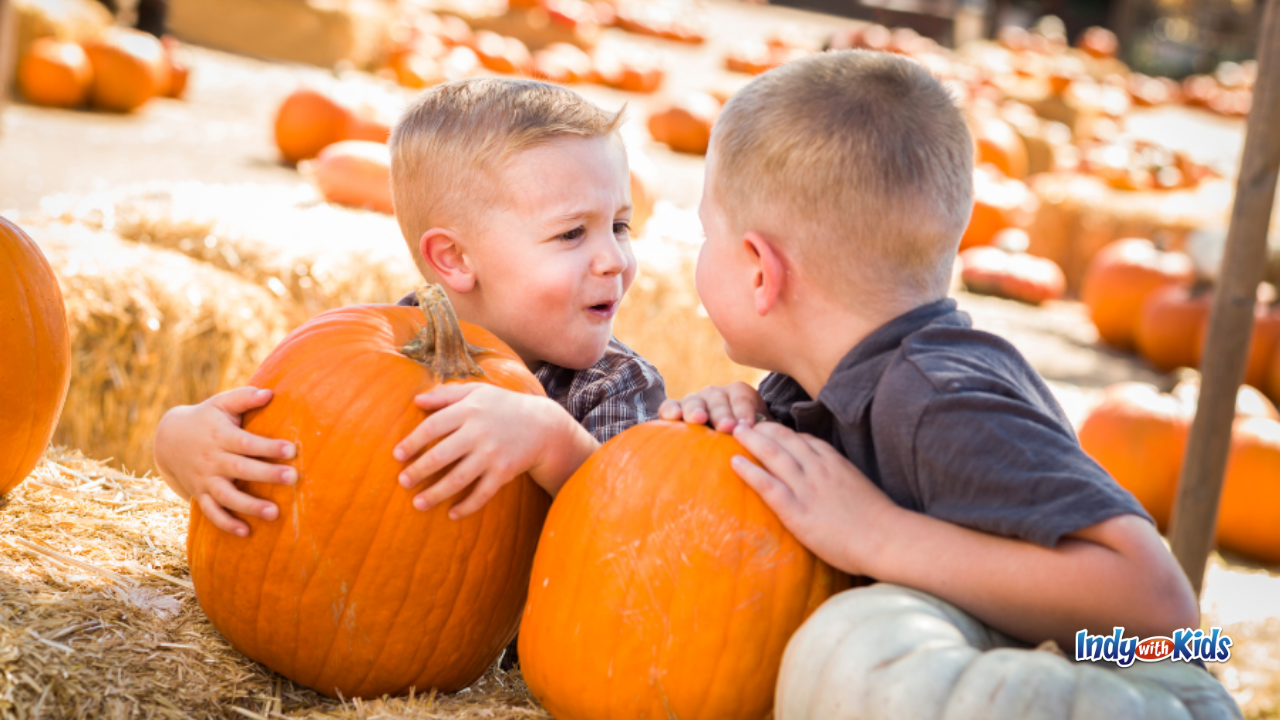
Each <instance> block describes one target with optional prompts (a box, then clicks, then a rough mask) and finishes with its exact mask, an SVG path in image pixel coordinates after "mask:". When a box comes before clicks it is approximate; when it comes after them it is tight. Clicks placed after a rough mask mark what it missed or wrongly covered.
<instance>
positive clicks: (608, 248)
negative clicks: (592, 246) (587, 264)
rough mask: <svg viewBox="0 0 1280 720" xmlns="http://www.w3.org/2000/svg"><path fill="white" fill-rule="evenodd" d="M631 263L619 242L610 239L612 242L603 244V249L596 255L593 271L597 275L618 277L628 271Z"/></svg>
mask: <svg viewBox="0 0 1280 720" xmlns="http://www.w3.org/2000/svg"><path fill="white" fill-rule="evenodd" d="M629 262H630V260H628V258H627V255H626V253H624V252H622V248H621V247H620V246H619V245H618V242H617V240H613V239H612V238H610V241H609V242H606V243H603V247H602V248H601V249H600V250H599V251H598V252H597V253H596V256H595V258H594V260H593V261H592V270H593V271H595V273H596V274H597V275H605V276H609V275H617V274H619V273H621V272H623V271H624V270H626V269H627V265H628V263H629Z"/></svg>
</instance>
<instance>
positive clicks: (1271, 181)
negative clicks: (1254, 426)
mask: <svg viewBox="0 0 1280 720" xmlns="http://www.w3.org/2000/svg"><path fill="white" fill-rule="evenodd" d="M1278 173H1280V0H1267V6H1266V9H1265V10H1264V11H1263V15H1262V27H1261V29H1260V31H1259V33H1258V81H1257V85H1256V87H1254V91H1253V108H1252V109H1251V110H1250V111H1249V119H1248V123H1247V126H1246V129H1245V139H1244V154H1243V159H1242V161H1241V163H1240V177H1239V178H1238V179H1237V180H1236V198H1235V205H1234V207H1232V210H1231V229H1230V230H1229V231H1228V232H1227V247H1226V252H1225V253H1224V255H1223V258H1222V269H1221V271H1220V272H1219V273H1218V277H1219V281H1218V288H1217V290H1216V291H1215V292H1214V297H1213V307H1212V309H1211V310H1210V312H1209V333H1208V336H1207V337H1206V338H1205V351H1204V355H1203V358H1204V359H1203V360H1201V365H1200V370H1201V379H1200V383H1201V386H1200V405H1199V408H1198V409H1197V410H1196V418H1195V421H1194V422H1193V423H1192V425H1191V437H1190V439H1189V440H1188V442H1187V454H1186V458H1185V460H1184V462H1183V463H1182V476H1181V477H1180V478H1179V480H1178V499H1177V503H1176V504H1175V505H1174V509H1173V523H1172V529H1171V533H1170V534H1171V536H1172V537H1171V542H1172V545H1173V554H1174V556H1175V557H1177V558H1178V563H1179V564H1180V565H1182V570H1183V571H1184V572H1185V573H1186V574H1187V578H1188V579H1190V580H1191V585H1192V587H1194V588H1195V590H1196V593H1197V594H1198V593H1199V592H1200V586H1201V583H1202V582H1203V580H1204V566H1205V562H1206V561H1207V560H1208V559H1209V551H1210V550H1211V549H1212V547H1213V538H1214V531H1215V530H1216V528H1217V519H1218V499H1219V495H1220V494H1221V492H1222V477H1223V473H1224V471H1225V469H1226V464H1227V452H1228V450H1229V449H1230V445H1231V423H1232V420H1233V419H1234V418H1235V403H1236V391H1237V390H1238V389H1239V387H1240V383H1241V381H1242V380H1243V379H1244V367H1245V360H1246V356H1247V353H1248V348H1249V337H1250V336H1251V335H1252V333H1253V311H1254V305H1255V303H1256V302H1257V292H1258V283H1260V282H1261V281H1262V276H1263V273H1264V272H1265V269H1266V264H1267V229H1268V226H1269V225H1270V223H1271V206H1272V204H1273V202H1274V200H1275V195H1276V176H1277V174H1278Z"/></svg>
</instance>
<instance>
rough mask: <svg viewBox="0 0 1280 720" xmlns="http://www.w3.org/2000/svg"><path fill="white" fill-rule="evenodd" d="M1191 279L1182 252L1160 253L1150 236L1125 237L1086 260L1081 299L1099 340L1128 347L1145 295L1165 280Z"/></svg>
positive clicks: (1190, 267)
mask: <svg viewBox="0 0 1280 720" xmlns="http://www.w3.org/2000/svg"><path fill="white" fill-rule="evenodd" d="M1194 278H1195V268H1194V266H1193V265H1192V263H1191V258H1189V257H1187V255H1186V254H1185V253H1180V252H1161V251H1160V250H1158V249H1157V248H1156V246H1155V245H1154V244H1152V243H1151V241H1150V240H1143V239H1140V238H1125V239H1122V240H1116V241H1115V242H1113V243H1111V244H1109V245H1107V246H1106V247H1104V248H1102V249H1101V250H1099V251H1098V253H1097V254H1096V255H1094V256H1093V259H1092V260H1090V262H1089V267H1088V268H1087V269H1086V270H1085V274H1084V278H1083V280H1082V281H1081V285H1080V299H1081V300H1082V301H1083V302H1084V304H1085V306H1087V307H1088V308H1089V315H1090V317H1091V318H1092V320H1093V324H1094V327H1096V328H1097V329H1098V336H1099V337H1101V338H1102V341H1103V342H1105V343H1107V344H1108V345H1111V346H1113V347H1117V348H1120V349H1122V350H1131V349H1133V347H1134V343H1135V341H1136V335H1137V328H1138V316H1139V313H1140V312H1141V310H1142V303H1143V301H1145V300H1146V299H1147V296H1148V295H1150V294H1151V293H1153V292H1155V291H1156V290H1158V289H1160V288H1162V287H1164V286H1166V285H1190V284H1191V283H1192V281H1193V280H1194Z"/></svg>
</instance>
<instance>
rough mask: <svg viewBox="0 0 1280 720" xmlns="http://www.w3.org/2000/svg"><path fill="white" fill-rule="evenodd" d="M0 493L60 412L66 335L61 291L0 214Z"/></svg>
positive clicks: (20, 476)
mask: <svg viewBox="0 0 1280 720" xmlns="http://www.w3.org/2000/svg"><path fill="white" fill-rule="evenodd" d="M0 338H4V345H5V348H4V352H3V353H0V408H4V410H3V412H0V495H4V494H5V493H7V492H9V491H10V490H12V489H13V488H15V487H17V485H18V483H20V482H22V481H23V480H25V479H26V477H27V476H28V475H30V474H31V470H32V469H33V468H34V467H35V466H36V463H38V462H39V461H40V456H41V455H43V454H44V451H45V448H46V447H48V445H49V439H50V438H52V437H53V430H54V428H55V427H56V426H57V424H58V416H59V415H61V414H62V404H63V402H65V401H66V399H67V386H68V385H69V384H70V382H71V333H70V331H69V330H68V329H67V311H66V307H65V306H64V305H63V304H62V291H61V290H60V289H59V288H58V280H57V278H56V277H54V275H53V269H52V268H50V267H49V263H48V261H46V260H45V258H44V254H43V253H41V252H40V248H38V247H36V244H35V243H34V242H32V240H31V238H30V237H28V236H27V234H26V233H25V232H23V231H22V228H20V227H18V226H17V225H15V224H13V223H11V222H9V221H8V220H6V219H4V218H3V217H0Z"/></svg>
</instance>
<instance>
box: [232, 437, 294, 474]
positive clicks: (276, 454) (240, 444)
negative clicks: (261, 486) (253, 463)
mask: <svg viewBox="0 0 1280 720" xmlns="http://www.w3.org/2000/svg"><path fill="white" fill-rule="evenodd" d="M218 435H219V437H218V445H219V446H220V447H221V448H222V449H223V450H225V451H227V452H230V453H235V454H237V455H244V456H245V457H259V458H271V459H280V460H292V459H293V456H294V454H295V448H294V447H293V443H291V442H288V441H287V440H272V439H271V438H264V437H262V436H261V435H254V434H253V433H251V432H248V431H245V430H241V429H240V428H238V427H237V428H230V429H228V430H226V431H223V432H220V433H218ZM244 479H246V480H247V479H248V478H244Z"/></svg>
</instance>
